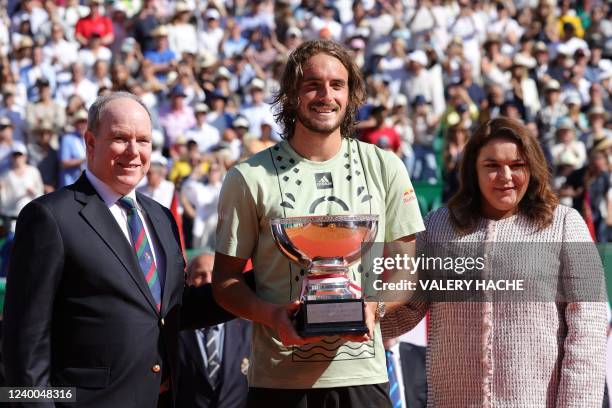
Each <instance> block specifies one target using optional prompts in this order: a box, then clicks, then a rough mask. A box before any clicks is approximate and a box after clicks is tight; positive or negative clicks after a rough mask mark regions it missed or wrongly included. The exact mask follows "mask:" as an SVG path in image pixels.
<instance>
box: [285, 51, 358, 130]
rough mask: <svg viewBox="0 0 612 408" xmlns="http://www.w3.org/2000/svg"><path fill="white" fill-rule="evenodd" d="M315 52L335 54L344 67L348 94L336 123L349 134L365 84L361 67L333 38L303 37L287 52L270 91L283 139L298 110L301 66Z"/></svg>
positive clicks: (295, 118) (293, 126) (291, 125)
mask: <svg viewBox="0 0 612 408" xmlns="http://www.w3.org/2000/svg"><path fill="white" fill-rule="evenodd" d="M318 54H327V55H329V56H332V57H334V58H337V59H338V60H339V61H340V62H341V63H342V65H344V67H345V68H346V70H347V71H348V87H349V98H348V105H347V107H346V115H345V116H344V119H343V121H342V124H341V125H340V133H341V134H342V136H343V137H350V136H352V134H353V127H354V125H355V115H356V114H357V109H358V108H359V106H361V104H362V103H363V101H364V100H365V95H366V92H365V84H364V81H363V77H362V75H361V71H359V68H358V67H357V65H356V64H355V62H354V61H353V58H352V57H351V55H350V54H349V53H348V52H347V50H346V49H345V48H343V47H342V46H341V45H340V44H338V43H336V42H333V41H324V40H315V41H307V42H304V43H302V44H301V45H300V46H299V47H297V48H296V49H295V50H294V51H293V52H292V53H291V54H290V55H289V59H288V61H287V65H286V66H285V70H284V72H283V76H282V78H281V80H280V89H279V90H278V92H277V93H276V94H275V95H274V98H273V104H274V105H275V107H276V113H275V114H274V117H275V118H276V120H277V121H278V122H280V123H281V124H282V126H283V135H282V137H283V139H287V140H288V139H290V138H291V136H293V131H294V130H295V122H296V120H297V111H298V92H299V88H300V83H301V82H302V77H303V75H304V66H305V64H306V63H307V62H308V60H309V59H310V58H311V57H313V56H315V55H318Z"/></svg>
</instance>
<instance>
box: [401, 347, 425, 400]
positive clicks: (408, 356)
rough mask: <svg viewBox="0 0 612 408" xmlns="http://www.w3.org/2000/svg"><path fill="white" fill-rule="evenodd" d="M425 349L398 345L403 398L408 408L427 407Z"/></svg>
mask: <svg viewBox="0 0 612 408" xmlns="http://www.w3.org/2000/svg"><path fill="white" fill-rule="evenodd" d="M426 350H427V349H426V348H425V347H422V346H417V345H414V344H411V343H403V342H402V343H400V345H399V351H400V362H401V365H402V379H403V380H404V396H405V397H406V405H407V406H408V408H425V407H426V406H427V370H426V368H425V354H426Z"/></svg>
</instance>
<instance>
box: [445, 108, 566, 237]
mask: <svg viewBox="0 0 612 408" xmlns="http://www.w3.org/2000/svg"><path fill="white" fill-rule="evenodd" d="M498 138H502V139H508V140H511V141H513V142H515V143H516V144H517V145H518V146H519V149H520V151H521V153H522V155H523V157H524V158H525V161H526V162H527V166H528V168H529V172H530V177H529V185H528V186H527V191H526V192H525V196H524V197H523V199H522V200H521V202H520V203H519V205H518V212H519V213H521V214H523V215H525V216H526V217H527V218H529V219H530V220H531V221H533V222H534V223H535V225H537V227H538V229H544V228H546V227H547V226H549V225H550V224H551V223H552V219H553V212H554V211H555V208H556V207H557V205H558V204H559V199H558V198H557V196H556V195H555V194H554V193H553V191H552V188H551V186H550V172H549V169H548V166H547V163H546V159H545V158H544V153H543V152H542V148H541V147H540V144H539V143H538V141H537V139H536V138H535V137H534V136H533V135H532V134H531V133H530V132H529V129H527V127H525V126H524V125H523V124H522V123H520V122H518V121H516V120H514V119H510V118H506V117H497V118H495V119H491V120H488V121H487V122H485V123H483V124H482V125H480V127H479V128H478V129H477V130H476V132H475V133H474V135H473V136H472V137H471V138H470V140H469V141H468V143H467V144H466V145H465V149H464V150H463V157H462V159H461V164H460V176H459V179H460V180H459V183H460V186H459V190H458V191H457V193H455V195H453V197H451V199H450V200H449V202H448V209H449V212H450V221H451V223H452V224H453V226H454V227H455V229H456V230H457V231H458V232H460V233H462V234H468V233H470V232H473V231H474V229H475V228H476V225H477V223H478V220H479V218H480V217H481V214H482V211H481V206H482V194H481V192H480V187H479V186H478V174H477V170H476V160H477V159H478V154H479V153H480V149H482V147H483V146H484V145H486V144H487V143H489V142H490V141H491V140H493V139H498Z"/></svg>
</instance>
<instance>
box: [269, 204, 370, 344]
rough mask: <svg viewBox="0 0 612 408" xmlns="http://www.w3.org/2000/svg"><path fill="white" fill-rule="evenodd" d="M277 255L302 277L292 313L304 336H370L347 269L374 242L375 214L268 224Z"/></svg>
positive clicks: (356, 288)
mask: <svg viewBox="0 0 612 408" xmlns="http://www.w3.org/2000/svg"><path fill="white" fill-rule="evenodd" d="M270 226H271V228H272V235H273V236H274V240H275V242H276V245H277V246H278V248H279V249H280V251H281V252H282V253H283V254H284V255H285V256H286V257H287V258H289V259H290V260H291V261H293V262H295V263H297V264H299V265H300V267H302V268H304V270H305V272H306V274H305V276H304V280H303V282H302V291H301V295H300V301H301V307H300V309H299V310H298V313H297V315H296V320H297V327H296V330H297V332H298V334H299V335H300V336H302V337H312V336H330V335H340V334H351V335H352V334H364V333H367V332H368V327H367V325H366V323H365V315H364V300H363V298H362V296H361V288H360V287H359V285H357V284H355V283H354V282H352V281H351V279H350V277H349V266H350V265H351V264H353V263H354V262H355V261H357V260H358V259H359V258H360V257H361V254H362V251H366V250H367V249H368V248H369V246H370V245H371V244H372V242H373V240H374V238H375V237H376V232H377V229H378V216H377V215H325V216H306V217H291V218H274V219H271V220H270Z"/></svg>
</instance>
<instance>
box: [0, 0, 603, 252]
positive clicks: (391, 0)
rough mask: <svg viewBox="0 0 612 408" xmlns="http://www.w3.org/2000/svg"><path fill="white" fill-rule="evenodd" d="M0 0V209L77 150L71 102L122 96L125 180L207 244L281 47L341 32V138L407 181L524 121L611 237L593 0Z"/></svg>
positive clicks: (79, 138) (246, 150)
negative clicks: (139, 164) (345, 95)
mask: <svg viewBox="0 0 612 408" xmlns="http://www.w3.org/2000/svg"><path fill="white" fill-rule="evenodd" d="M3 2H4V3H5V4H4V5H3V6H2V7H0V92H1V103H0V213H1V214H2V215H3V216H7V217H14V216H16V215H17V214H18V212H19V211H20V209H21V208H22V207H23V206H24V205H25V203H27V202H28V201H29V200H31V199H33V198H35V197H37V196H39V195H41V194H43V193H46V192H50V191H53V190H54V189H57V188H59V187H62V186H64V185H67V184H70V183H72V182H73V181H75V180H76V178H78V176H79V174H80V173H81V171H82V170H83V169H84V168H85V166H86V159H85V145H84V141H83V134H84V132H85V130H86V127H87V108H88V107H89V106H90V104H91V103H92V102H93V101H94V100H95V98H96V96H98V95H100V94H104V93H106V92H111V91H129V92H132V93H134V94H136V95H138V96H139V97H140V98H141V99H142V100H143V102H144V103H145V104H146V106H147V107H148V108H149V110H150V111H151V114H152V118H153V124H154V134H153V145H154V150H155V151H154V155H153V159H152V162H153V165H152V166H151V170H150V172H149V174H148V178H147V180H144V181H143V184H142V186H141V187H140V190H141V191H142V192H144V193H145V194H148V195H150V196H152V197H154V198H155V199H157V200H158V201H159V202H161V203H162V204H163V205H166V206H168V207H170V206H171V205H173V200H176V198H177V197H178V201H179V207H180V209H181V211H182V214H183V215H182V217H183V221H184V232H185V236H186V237H185V238H186V245H187V247H188V248H202V247H213V246H214V231H215V225H216V204H217V199H218V195H219V190H220V185H221V182H222V180H223V176H224V174H225V172H226V170H227V168H228V167H230V166H232V165H233V164H234V163H236V162H237V161H239V160H243V159H244V158H245V157H248V156H250V155H252V154H254V153H256V152H258V151H260V150H262V149H265V148H266V147H268V146H270V145H272V144H274V143H275V142H276V141H278V140H280V134H281V133H282V129H281V128H280V126H279V124H278V123H277V121H276V120H275V118H274V112H273V108H272V106H271V105H270V103H269V101H270V100H271V97H272V95H273V94H274V92H275V90H276V89H277V87H278V85H279V83H278V80H279V78H280V76H281V73H282V70H283V67H284V64H285V61H286V59H287V58H288V55H289V53H290V52H291V50H292V49H294V48H295V47H296V46H297V45H298V44H300V43H301V42H302V41H304V40H308V39H317V38H320V39H329V40H334V41H338V42H341V43H343V44H344V45H345V46H346V47H347V48H348V49H350V50H351V52H352V53H353V54H354V60H355V62H356V63H357V64H358V66H359V67H360V68H361V70H362V71H363V73H364V75H365V77H366V80H367V89H368V99H367V102H366V104H365V106H364V107H363V108H362V109H361V110H360V111H359V113H358V119H359V120H360V122H359V125H358V127H357V129H358V131H357V132H358V133H357V134H356V137H359V138H361V139H362V140H365V141H368V142H370V143H374V144H377V145H378V146H379V147H381V148H383V149H390V150H393V151H394V152H395V153H396V154H398V155H399V156H400V157H401V158H402V160H403V161H404V163H405V164H406V166H407V168H408V171H409V174H410V176H411V178H412V180H413V181H414V182H415V184H416V188H415V189H416V191H417V193H418V186H419V185H427V184H429V185H443V186H444V197H445V198H448V197H449V196H450V195H452V193H453V192H454V191H455V189H456V188H457V182H456V173H457V163H458V161H459V160H460V159H461V155H462V149H463V146H464V145H465V143H466V141H467V140H468V138H469V137H470V134H471V132H472V131H473V130H474V128H475V127H476V126H477V125H478V124H479V123H482V122H484V121H486V120H488V119H490V118H494V117H496V116H498V115H505V116H509V117H514V118H518V119H520V120H522V121H524V122H525V123H526V124H527V125H528V126H529V128H530V130H531V131H532V132H533V134H534V135H535V136H536V137H537V138H539V140H540V142H541V145H542V147H543V148H544V150H545V152H546V154H547V158H548V160H549V166H550V169H551V172H552V175H553V179H552V180H553V183H554V187H555V189H556V191H558V193H559V196H560V198H561V201H562V202H563V203H565V204H568V205H570V206H574V207H575V208H577V209H579V210H580V211H581V213H582V214H583V216H584V217H585V218H586V219H587V220H589V222H590V225H592V228H593V234H594V235H595V236H596V237H597V240H598V241H600V242H607V241H609V240H612V234H611V233H610V232H611V231H612V227H610V225H612V194H611V191H612V189H611V187H612V186H611V182H610V169H611V165H612V148H611V146H612V143H611V142H612V131H611V130H610V115H609V112H610V111H611V110H612V101H611V99H610V94H611V92H612V62H611V60H610V58H612V20H611V19H610V14H611V13H612V7H610V3H609V2H607V1H603V0H582V1H573V0H559V1H558V2H556V1H554V0H514V1H511V0H495V1H493V0H380V1H374V0H335V1H331V0H327V1H319V0H302V1H300V0H279V1H271V0H248V1H247V0H226V1H221V0H211V1H207V0H187V1H177V2H175V1H168V0H142V1H139V0H133V1H129V0H126V1H122V0H114V1H113V0H88V1H87V2H84V3H83V2H79V1H78V0H55V1H54V0H46V1H42V0H24V1H14V0H9V1H8V2H7V1H6V0H4V1H3Z"/></svg>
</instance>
